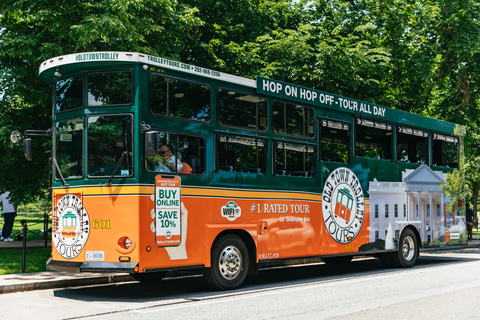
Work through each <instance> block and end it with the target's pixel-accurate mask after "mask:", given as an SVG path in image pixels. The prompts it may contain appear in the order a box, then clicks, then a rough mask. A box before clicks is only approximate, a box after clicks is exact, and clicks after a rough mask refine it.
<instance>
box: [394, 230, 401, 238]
mask: <svg viewBox="0 0 480 320" xmlns="http://www.w3.org/2000/svg"><path fill="white" fill-rule="evenodd" d="M398 238H400V230H395V239H398Z"/></svg>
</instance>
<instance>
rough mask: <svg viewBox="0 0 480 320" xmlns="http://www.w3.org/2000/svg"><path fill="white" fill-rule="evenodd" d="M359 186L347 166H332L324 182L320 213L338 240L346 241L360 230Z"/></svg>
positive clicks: (361, 219)
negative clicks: (333, 168)
mask: <svg viewBox="0 0 480 320" xmlns="http://www.w3.org/2000/svg"><path fill="white" fill-rule="evenodd" d="M364 207H365V204H364V197H363V190H362V185H361V184H360V180H358V178H357V176H356V175H355V174H354V173H353V171H351V170H350V169H347V168H338V169H335V170H334V171H333V172H332V173H331V174H330V175H329V176H328V178H327V181H325V185H324V187H323V197H322V212H323V221H324V223H325V227H326V229H327V231H328V233H329V234H330V236H331V237H332V238H333V239H334V240H335V241H337V242H338V243H349V242H351V241H353V239H355V237H356V236H357V235H358V233H359V232H360V229H361V228H362V223H363V215H364Z"/></svg>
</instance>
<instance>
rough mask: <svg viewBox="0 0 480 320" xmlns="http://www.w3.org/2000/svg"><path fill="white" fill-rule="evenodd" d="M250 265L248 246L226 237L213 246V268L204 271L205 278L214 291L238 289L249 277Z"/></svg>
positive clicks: (235, 237)
mask: <svg viewBox="0 0 480 320" xmlns="http://www.w3.org/2000/svg"><path fill="white" fill-rule="evenodd" d="M249 263H250V261H249V256H248V250H247V246H246V245H245V243H244V242H243V241H242V239H240V238H239V237H237V236H235V235H226V236H223V237H222V238H220V239H219V240H218V241H216V242H215V243H214V244H213V248H212V252H211V267H210V268H205V269H203V277H204V279H205V281H206V282H207V284H208V285H209V286H210V287H212V288H214V289H218V290H232V289H237V288H239V287H240V286H241V285H242V284H243V282H244V281H245V278H246V277H247V273H248V267H249Z"/></svg>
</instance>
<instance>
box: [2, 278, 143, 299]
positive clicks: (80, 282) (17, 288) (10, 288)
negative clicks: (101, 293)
mask: <svg viewBox="0 0 480 320" xmlns="http://www.w3.org/2000/svg"><path fill="white" fill-rule="evenodd" d="M41 274H42V273H41ZM16 276H17V277H16V278H12V279H9V280H11V281H12V284H4V285H0V294H3V293H14V292H24V291H33V290H43V289H54V288H65V287H76V286H88V285H97V284H110V283H118V282H127V281H134V279H133V278H132V277H131V276H130V275H129V274H115V275H95V276H82V277H72V276H70V277H67V278H66V279H58V278H57V277H55V273H53V274H52V279H45V280H32V281H26V282H25V281H23V280H22V279H21V275H16ZM9 280H7V281H9ZM18 280H22V281H21V282H18ZM4 282H5V281H4Z"/></svg>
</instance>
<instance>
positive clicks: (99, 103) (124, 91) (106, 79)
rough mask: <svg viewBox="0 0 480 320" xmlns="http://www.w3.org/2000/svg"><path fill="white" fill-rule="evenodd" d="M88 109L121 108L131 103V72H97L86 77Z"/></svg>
mask: <svg viewBox="0 0 480 320" xmlns="http://www.w3.org/2000/svg"><path fill="white" fill-rule="evenodd" d="M87 82H88V105H89V106H90V107H103V106H121V105H130V104H132V103H133V75H132V72H131V71H118V72H98V73H90V74H88V76H87Z"/></svg>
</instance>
